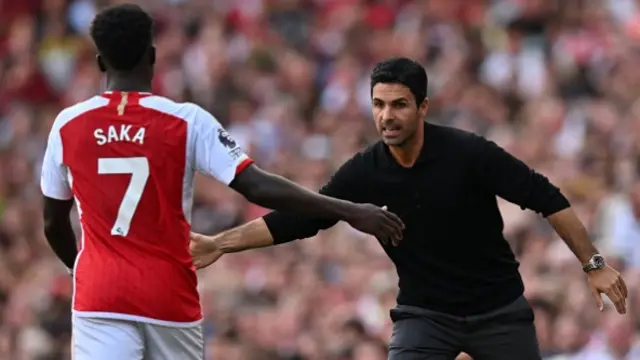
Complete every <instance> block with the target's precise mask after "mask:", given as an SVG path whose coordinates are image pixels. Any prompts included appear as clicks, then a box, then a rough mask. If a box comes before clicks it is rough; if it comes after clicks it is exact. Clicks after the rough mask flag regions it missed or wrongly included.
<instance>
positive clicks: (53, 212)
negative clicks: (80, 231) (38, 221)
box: [43, 196, 78, 270]
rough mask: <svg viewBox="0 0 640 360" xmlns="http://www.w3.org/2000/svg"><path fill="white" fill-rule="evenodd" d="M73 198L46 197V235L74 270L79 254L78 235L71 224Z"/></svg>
mask: <svg viewBox="0 0 640 360" xmlns="http://www.w3.org/2000/svg"><path fill="white" fill-rule="evenodd" d="M72 207H73V200H58V199H53V198H50V197H46V196H45V197H44V210H43V215H44V235H45V237H46V238H47V242H48V243H49V246H51V249H53V252H54V253H55V254H56V255H57V256H58V258H59V259H60V260H61V261H62V262H63V263H64V264H65V266H66V267H67V268H68V269H70V270H72V269H73V265H74V263H75V261H76V256H78V248H77V246H76V236H75V234H74V232H73V227H72V225H71V218H70V217H69V215H70V213H71V208H72Z"/></svg>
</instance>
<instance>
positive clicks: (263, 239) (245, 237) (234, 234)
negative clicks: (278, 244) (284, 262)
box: [211, 218, 273, 253]
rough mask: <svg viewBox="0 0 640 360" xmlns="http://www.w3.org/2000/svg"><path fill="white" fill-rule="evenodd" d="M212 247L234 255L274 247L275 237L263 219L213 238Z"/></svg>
mask: <svg viewBox="0 0 640 360" xmlns="http://www.w3.org/2000/svg"><path fill="white" fill-rule="evenodd" d="M211 242H212V245H213V246H214V247H215V248H217V249H219V250H220V251H221V252H223V253H234V252H240V251H244V250H250V249H257V248H262V247H267V246H271V245H273V237H272V236H271V233H270V232H269V228H267V225H266V224H265V222H264V220H262V218H258V219H255V220H253V221H250V222H248V223H246V224H244V225H241V226H238V227H235V228H233V229H230V230H227V231H224V232H222V233H220V234H218V235H216V236H213V237H212V238H211Z"/></svg>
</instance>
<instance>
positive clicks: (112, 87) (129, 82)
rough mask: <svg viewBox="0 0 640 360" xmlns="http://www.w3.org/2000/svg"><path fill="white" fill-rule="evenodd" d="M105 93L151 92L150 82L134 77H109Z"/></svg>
mask: <svg viewBox="0 0 640 360" xmlns="http://www.w3.org/2000/svg"><path fill="white" fill-rule="evenodd" d="M107 91H129V92H151V82H150V81H143V80H141V79H139V78H137V77H135V76H126V77H125V76H121V75H111V76H109V78H108V80H107Z"/></svg>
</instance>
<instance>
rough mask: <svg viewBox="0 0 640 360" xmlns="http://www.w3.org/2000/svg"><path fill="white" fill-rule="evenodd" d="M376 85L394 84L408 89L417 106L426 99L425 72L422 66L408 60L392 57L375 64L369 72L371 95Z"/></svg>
mask: <svg viewBox="0 0 640 360" xmlns="http://www.w3.org/2000/svg"><path fill="white" fill-rule="evenodd" d="M378 83H383V84H384V83H395V84H402V85H404V86H406V87H408V88H409V90H410V91H411V93H412V94H413V96H414V97H415V98H416V104H417V105H418V106H420V104H421V103H422V102H423V101H424V99H426V98H427V86H428V85H429V80H428V78H427V72H426V71H425V70H424V67H423V66H422V65H420V64H418V63H417V62H416V61H413V60H411V59H408V58H404V57H393V58H390V59H387V60H383V61H381V62H379V63H377V64H376V66H375V67H374V68H373V71H372V72H371V94H373V87H374V86H376V84H378Z"/></svg>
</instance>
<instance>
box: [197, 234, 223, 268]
mask: <svg viewBox="0 0 640 360" xmlns="http://www.w3.org/2000/svg"><path fill="white" fill-rule="evenodd" d="M190 238H191V243H189V251H191V256H193V265H194V266H195V267H196V269H202V268H205V267H207V266H209V265H211V264H213V263H214V262H216V261H217V260H218V259H219V258H220V257H221V256H222V254H223V252H222V251H220V249H218V247H217V246H216V242H215V236H206V235H202V234H198V233H193V232H192V233H191V235H190Z"/></svg>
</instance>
